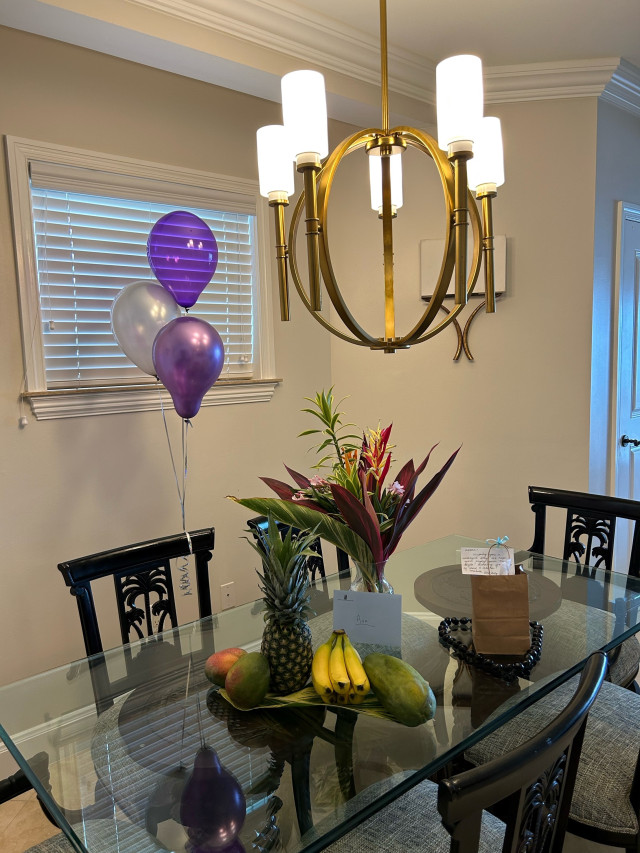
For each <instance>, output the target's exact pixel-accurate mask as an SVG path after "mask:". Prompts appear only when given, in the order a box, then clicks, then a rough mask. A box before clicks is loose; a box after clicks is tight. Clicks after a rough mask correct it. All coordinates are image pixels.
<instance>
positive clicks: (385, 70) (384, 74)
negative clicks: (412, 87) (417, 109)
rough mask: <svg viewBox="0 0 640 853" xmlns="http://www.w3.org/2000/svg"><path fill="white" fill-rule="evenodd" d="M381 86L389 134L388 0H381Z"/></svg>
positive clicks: (385, 131) (384, 122)
mask: <svg viewBox="0 0 640 853" xmlns="http://www.w3.org/2000/svg"><path fill="white" fill-rule="evenodd" d="M380 81H381V83H380V87H381V90H382V130H383V132H384V135H385V136H388V135H389V64H388V61H387V0H380Z"/></svg>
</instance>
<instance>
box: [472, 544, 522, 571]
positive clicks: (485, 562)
mask: <svg viewBox="0 0 640 853" xmlns="http://www.w3.org/2000/svg"><path fill="white" fill-rule="evenodd" d="M513 553H514V552H513V548H506V547H505V546H504V545H499V546H497V547H494V548H460V558H461V563H462V574H463V575H514V574H515V573H516V568H515V561H514V557H513Z"/></svg>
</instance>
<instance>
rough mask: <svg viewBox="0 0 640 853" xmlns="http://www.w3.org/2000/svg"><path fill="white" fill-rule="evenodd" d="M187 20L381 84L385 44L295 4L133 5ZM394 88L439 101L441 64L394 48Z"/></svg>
mask: <svg viewBox="0 0 640 853" xmlns="http://www.w3.org/2000/svg"><path fill="white" fill-rule="evenodd" d="M128 2H129V3H130V4H131V5H135V6H142V7H144V8H146V9H150V10H153V11H155V12H162V13H164V14H166V15H169V16H171V17H174V18H179V19H180V20H182V21H187V22H189V23H191V24H196V25H198V26H201V27H204V28H207V29H212V30H215V31H216V32H217V33H219V34H221V35H224V36H228V37H232V38H235V39H238V40H240V41H243V42H248V43H250V44H252V45H255V46H257V47H261V48H267V49H269V50H275V51H277V52H278V53H282V54H285V55H286V56H289V57H293V58H295V59H301V60H304V61H305V62H306V63H307V65H308V64H311V65H315V66H317V67H319V68H322V69H327V70H330V71H334V72H336V73H338V74H341V75H344V76H347V77H351V78H353V79H355V80H359V81H361V82H364V83H371V84H374V85H379V84H380V43H379V41H378V39H377V37H376V38H373V37H371V36H369V35H367V34H365V33H363V32H361V31H360V30H357V29H355V28H352V27H348V26H346V25H345V24H342V23H340V22H338V21H334V20H333V19H331V18H328V17H326V16H324V15H321V14H319V13H316V12H312V11H310V10H307V9H302V8H301V7H299V6H298V5H296V4H295V3H291V2H289V0H277V2H272V0H243V2H241V3H239V2H238V0H196V2H192V0H128ZM388 55H389V67H390V75H389V87H390V89H391V90H393V91H394V92H397V93H398V94H402V95H406V96H407V97H410V98H416V99H418V100H420V101H426V102H427V103H432V102H433V96H434V86H433V81H434V79H435V64H434V63H433V62H431V61H430V60H427V59H424V58H422V57H421V56H418V55H417V54H412V53H409V52H407V51H404V50H403V51H400V50H398V49H396V48H393V47H392V46H389V49H388Z"/></svg>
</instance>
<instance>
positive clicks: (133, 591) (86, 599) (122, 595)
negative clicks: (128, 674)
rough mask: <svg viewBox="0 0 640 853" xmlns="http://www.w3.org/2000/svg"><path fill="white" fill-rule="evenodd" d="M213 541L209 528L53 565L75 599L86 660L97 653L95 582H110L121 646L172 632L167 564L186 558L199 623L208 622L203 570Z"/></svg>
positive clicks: (171, 592)
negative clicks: (189, 560)
mask: <svg viewBox="0 0 640 853" xmlns="http://www.w3.org/2000/svg"><path fill="white" fill-rule="evenodd" d="M189 540H190V541H189ZM214 541H215V537H214V529H213V528H212V527H210V528H205V529H202V530H196V531H194V532H192V533H190V534H189V537H187V535H186V534H184V533H180V534H177V535H175V536H166V537H164V538H162V539H153V540H150V541H148V542H140V543H138V544H136V545H127V546H125V547H123V548H114V549H112V550H110V551H102V552H101V553H99V554H90V555H89V556H87V557H79V558H78V559H75V560H68V561H66V562H64V563H59V564H58V569H59V570H60V571H61V572H62V576H63V577H64V580H65V583H66V585H67V586H68V587H69V589H70V592H71V595H74V596H75V597H76V602H77V604H78V612H79V614H80V624H81V626H82V635H83V637H84V644H85V648H86V651H87V656H90V655H96V654H99V653H100V652H102V650H103V647H102V639H101V636H100V629H99V627H98V616H97V613H96V607H95V603H94V598H93V592H92V588H91V584H92V582H93V581H96V580H98V579H99V578H104V577H107V576H111V577H113V582H114V587H115V597H116V606H117V610H118V619H119V622H120V634H121V638H122V643H123V645H127V644H128V643H130V642H131V641H132V640H138V639H143V638H144V637H150V636H153V635H154V634H157V633H160V632H162V631H165V630H167V629H169V628H175V627H176V626H177V624H178V619H177V615H176V604H175V595H174V590H173V580H172V576H171V561H172V560H174V559H176V558H181V557H187V555H189V554H190V553H193V557H194V562H195V575H196V592H197V597H198V607H199V614H200V618H204V617H205V616H211V592H210V586H209V565H208V564H209V561H210V560H211V556H212V552H213V546H214ZM190 568H191V567H190Z"/></svg>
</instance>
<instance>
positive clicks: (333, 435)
mask: <svg viewBox="0 0 640 853" xmlns="http://www.w3.org/2000/svg"><path fill="white" fill-rule="evenodd" d="M346 399H347V398H346V397H343V398H342V399H341V400H339V401H338V402H337V403H334V398H333V385H332V386H331V388H329V390H328V391H327V392H326V393H325V392H324V391H319V392H318V393H317V394H316V396H315V397H305V400H308V401H309V402H310V403H311V404H312V406H313V407H314V408H312V409H302V410H301V411H303V412H307V413H308V414H309V415H313V417H314V418H318V420H319V421H320V422H321V424H322V429H306V430H304V431H303V432H301V433H300V434H299V437H300V436H305V435H322V436H324V438H323V440H322V441H321V442H320V444H318V445H317V446H316V447H315V451H316V453H318V454H320V453H322V452H323V451H324V450H326V449H327V447H332V448H333V450H334V452H335V457H336V461H335V462H331V467H332V468H334V469H335V468H336V467H340V468H345V454H348V453H352V452H354V451H358V450H359V449H360V445H361V443H362V440H361V438H360V436H358V435H355V434H353V433H348V432H347V433H345V430H348V429H349V428H350V427H352V426H355V424H352V423H347V424H343V423H342V416H343V415H344V412H341V411H339V410H338V407H339V406H340V405H342V403H343V402H344V401H345V400H346ZM354 440H355V441H356V442H357V444H354ZM333 456H334V454H333V453H329V454H327V455H325V456H323V457H322V458H321V459H320V460H319V461H318V462H317V463H316V464H315V465H313V466H312V468H325V467H327V466H328V464H329V462H330V461H331V460H333Z"/></svg>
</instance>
